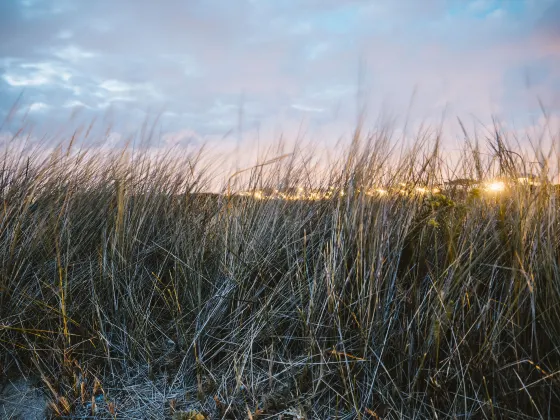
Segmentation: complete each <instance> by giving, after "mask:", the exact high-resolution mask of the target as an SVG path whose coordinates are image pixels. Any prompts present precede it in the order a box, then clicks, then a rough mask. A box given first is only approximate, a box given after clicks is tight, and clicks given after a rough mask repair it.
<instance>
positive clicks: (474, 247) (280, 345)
mask: <svg viewBox="0 0 560 420" xmlns="http://www.w3.org/2000/svg"><path fill="white" fill-rule="evenodd" d="M474 144H476V143H475V141H474V140H473V141H468V142H466V145H465V148H464V150H463V154H462V156H463V158H462V159H461V160H460V161H459V162H455V163H454V164H453V166H451V165H450V163H449V161H448V160H447V159H446V156H445V154H444V153H443V152H442V151H441V146H440V138H439V137H438V136H437V135H434V136H432V135H430V134H429V133H426V134H424V135H420V136H419V137H418V140H417V142H416V143H414V144H413V145H412V146H410V147H408V148H406V149H403V150H404V151H403V150H399V153H398V154H397V152H396V151H397V149H396V148H394V147H392V145H391V142H390V141H389V140H388V137H387V136H386V133H384V132H379V133H373V134H371V135H369V136H368V137H365V138H363V137H362V138H360V136H359V135H357V136H356V137H355V138H354V141H353V142H352V144H351V145H350V146H349V147H348V148H347V149H346V151H345V152H344V153H341V155H340V159H339V161H337V162H331V164H330V166H329V168H328V170H327V171H324V172H322V173H321V175H320V176H319V175H318V172H317V171H316V168H315V169H314V168H313V167H312V165H311V163H310V162H311V160H310V159H309V156H305V155H303V154H301V153H297V152H294V153H293V154H290V155H289V156H284V157H283V158H282V159H272V162H268V163H267V164H266V165H256V166H255V167H253V168H250V169H249V170H247V171H245V172H244V173H243V174H242V175H239V176H237V175H236V176H235V177H232V178H230V179H228V181H227V182H226V183H225V184H224V185H223V194H209V193H206V191H207V185H208V183H209V182H210V180H211V178H212V173H209V172H208V171H207V167H206V166H204V165H203V164H202V162H203V158H202V155H201V154H200V153H198V152H196V153H190V154H184V155H181V156H179V157H177V154H176V153H168V154H166V155H160V156H159V157H157V158H154V157H153V156H150V155H149V154H148V153H144V152H138V151H133V150H125V151H114V152H112V153H101V152H98V151H97V152H96V150H95V149H90V150H87V149H76V146H74V147H73V148H72V147H70V146H67V147H62V146H60V147H58V148H55V149H54V151H51V152H50V153H45V151H44V150H43V149H41V148H39V149H34V150H32V151H27V152H17V153H15V152H14V151H11V150H10V149H9V147H7V148H6V152H5V153H4V154H3V156H2V157H1V158H0V160H1V162H0V165H1V168H2V169H1V170H2V172H1V175H0V194H1V200H2V209H1V212H2V214H1V216H0V364H1V369H2V371H1V372H2V375H6V376H9V375H14V374H18V372H19V374H29V373H30V372H31V374H34V375H36V376H38V377H40V378H41V380H42V381H43V384H44V387H45V390H46V392H47V393H48V395H49V397H50V399H51V401H52V403H51V405H50V412H51V413H52V414H53V415H57V416H69V415H71V414H72V413H74V415H86V414H87V413H91V412H96V413H97V415H98V416H99V417H100V418H103V417H107V418H112V417H122V418H161V417H163V416H171V415H172V414H173V413H174V412H175V415H176V416H178V415H179V413H180V412H181V411H184V413H183V415H184V418H188V416H189V415H190V416H191V417H192V418H195V417H193V416H194V414H192V413H191V414H186V411H187V410H188V409H196V410H198V412H199V413H205V414H206V415H207V416H209V417H210V418H222V417H225V418H257V417H259V418H275V417H274V416H275V415H277V414H279V413H280V414H282V413H283V415H284V418H317V419H325V418H341V419H342V418H345V419H350V418H492V419H495V418H552V417H560V395H559V393H560V391H559V390H560V387H559V382H558V381H559V380H560V377H559V376H558V369H559V366H560V313H559V311H560V308H559V304H560V247H559V238H560V210H559V197H558V195H557V191H556V190H555V187H554V186H553V185H551V183H550V182H547V179H548V178H547V177H548V174H547V173H546V168H545V167H544V166H542V165H541V170H542V172H541V173H540V174H538V175H540V176H541V180H542V181H543V182H542V183H541V185H540V186H538V187H524V186H518V187H515V188H514V187H512V188H509V189H508V190H507V191H504V192H502V193H499V194H493V195H492V194H489V193H486V192H484V191H478V190H473V191H471V192H469V193H465V192H461V191H453V190H450V189H448V190H445V191H443V192H442V193H437V194H423V195H419V194H412V195H409V194H397V193H395V194H393V193H390V194H386V195H379V196H377V195H373V196H372V195H368V194H366V193H365V192H366V191H368V190H371V189H372V188H377V187H380V186H383V188H387V189H389V188H391V187H392V186H395V187H398V186H399V185H400V184H401V183H403V184H406V185H412V186H415V185H421V186H426V187H429V188H433V187H434V188H435V187H436V186H438V185H439V186H441V184H442V182H443V181H445V180H447V179H457V178H472V179H475V180H484V179H490V178H493V177H496V176H501V177H507V178H511V179H515V178H516V177H517V176H519V174H523V173H525V172H527V168H526V165H527V161H528V160H529V159H528V158H524V157H517V156H516V153H514V151H512V150H511V147H509V146H507V145H506V142H505V140H504V138H503V137H502V136H501V135H499V134H498V135H496V136H492V138H490V139H489V140H488V143H487V147H485V149H486V152H485V153H486V154H485V153H483V152H482V151H481V148H480V147H478V146H473V145H474ZM536 152H539V153H541V155H542V151H541V150H536ZM549 158H550V156H549ZM543 168H544V169H543ZM242 183H244V184H243V188H244V189H245V190H257V189H258V190H264V189H267V188H268V189H279V188H281V189H290V188H292V189H295V188H305V189H311V188H315V189H323V190H330V191H334V193H333V194H331V195H330V197H329V198H325V199H322V200H291V201H288V200H281V199H272V198H271V199H267V198H264V199H260V200H259V199H255V198H253V197H250V196H249V197H242V196H239V195H237V194H235V192H236V191H238V190H239V189H240V188H241V184H242Z"/></svg>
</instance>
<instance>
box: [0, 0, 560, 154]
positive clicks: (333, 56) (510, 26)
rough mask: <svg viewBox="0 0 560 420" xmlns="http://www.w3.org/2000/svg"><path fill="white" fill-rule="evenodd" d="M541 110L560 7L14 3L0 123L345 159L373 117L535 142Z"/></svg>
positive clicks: (3, 38)
mask: <svg viewBox="0 0 560 420" xmlns="http://www.w3.org/2000/svg"><path fill="white" fill-rule="evenodd" d="M539 100H540V101H541V102H542V104H544V106H545V108H546V109H547V112H548V113H549V114H550V115H551V116H552V118H557V116H558V115H560V0H422V1H419V0H375V1H373V0H370V1H367V0H182V1H181V0H162V1H157V2H156V1H148V0H145V1H143V0H111V1H109V0H96V1H85V0H2V1H1V2H0V119H1V120H2V121H3V120H4V119H5V118H6V116H7V115H8V114H10V110H11V109H12V108H13V105H14V104H15V103H18V104H19V105H18V109H17V113H16V114H17V115H16V117H17V118H20V119H24V121H25V122H26V124H31V125H32V126H34V127H37V128H36V130H44V131H49V130H51V131H52V130H55V129H56V127H58V126H64V125H65V124H68V121H70V120H71V121H73V122H74V123H75V124H85V122H87V121H89V120H93V119H96V121H98V122H99V124H106V125H110V127H111V130H112V134H113V135H114V136H113V137H114V138H115V139H116V140H115V142H116V143H118V142H119V141H121V140H122V139H123V138H124V135H125V134H128V133H129V132H133V131H135V130H138V129H139V128H140V127H141V125H142V122H143V121H146V118H151V119H152V121H153V120H154V118H156V117H158V120H157V129H158V131H157V132H158V133H159V134H158V136H159V141H160V142H163V143H164V144H165V145H177V144H178V145H181V144H187V143H189V142H192V141H196V142H202V141H206V140H207V139H210V140H213V141H214V142H215V144H217V145H218V146H219V145H223V146H224V148H225V147H226V145H231V144H234V143H236V142H238V141H241V142H243V144H254V142H255V141H258V142H259V144H261V143H262V142H266V141H268V140H273V139H274V138H275V137H276V138H277V137H278V136H279V135H280V134H284V135H285V136H292V137H297V136H307V137H308V138H309V139H310V140H316V141H319V142H326V143H329V142H331V143H329V144H334V143H332V142H334V141H335V140H336V139H338V138H340V136H344V135H346V136H348V135H351V130H352V128H353V127H354V126H355V124H356V121H357V116H358V114H359V112H360V111H361V112H362V115H364V124H365V125H366V126H368V127H369V126H372V127H373V126H375V124H378V123H379V121H381V119H386V120H391V121H394V124H395V125H396V126H397V127H398V126H399V125H400V126H402V125H404V122H405V120H407V121H410V122H411V123H412V124H419V123H420V122H422V121H428V122H437V121H439V120H441V118H442V116H445V118H446V120H449V121H450V122H451V124H454V123H455V122H456V117H457V116H459V117H461V118H462V119H464V120H469V119H472V121H476V120H478V121H489V120H490V119H491V118H492V116H497V117H499V118H500V119H502V120H504V121H506V122H507V123H509V124H514V125H516V126H521V127H525V126H531V125H534V124H535V121H537V120H538V119H539V118H541V116H542V111H541V110H540V107H539ZM10 115H12V117H13V113H12V114H10ZM17 118H16V119H15V120H14V121H15V122H14V121H12V123H11V124H12V128H11V129H13V124H16V123H17V121H19V120H17ZM4 130H6V127H4ZM255 139H258V140H255ZM251 142H253V143H251Z"/></svg>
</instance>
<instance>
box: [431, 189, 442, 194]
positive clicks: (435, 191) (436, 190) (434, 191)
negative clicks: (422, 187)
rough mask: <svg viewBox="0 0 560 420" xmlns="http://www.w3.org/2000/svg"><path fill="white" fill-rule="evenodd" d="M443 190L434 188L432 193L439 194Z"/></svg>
mask: <svg viewBox="0 0 560 420" xmlns="http://www.w3.org/2000/svg"><path fill="white" fill-rule="evenodd" d="M440 192H441V190H440V189H439V188H432V193H434V194H439V193H440Z"/></svg>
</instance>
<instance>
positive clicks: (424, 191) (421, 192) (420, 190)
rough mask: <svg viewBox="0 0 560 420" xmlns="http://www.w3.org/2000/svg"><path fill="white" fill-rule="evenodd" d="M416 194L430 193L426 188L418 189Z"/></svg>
mask: <svg viewBox="0 0 560 420" xmlns="http://www.w3.org/2000/svg"><path fill="white" fill-rule="evenodd" d="M416 192H417V193H419V194H426V193H427V192H428V189H427V188H424V187H416Z"/></svg>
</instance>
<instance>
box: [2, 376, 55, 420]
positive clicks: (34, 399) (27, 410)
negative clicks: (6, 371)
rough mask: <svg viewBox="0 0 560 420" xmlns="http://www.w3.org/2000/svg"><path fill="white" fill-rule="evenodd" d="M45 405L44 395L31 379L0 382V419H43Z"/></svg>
mask: <svg viewBox="0 0 560 420" xmlns="http://www.w3.org/2000/svg"><path fill="white" fill-rule="evenodd" d="M46 405H47V399H46V397H45V395H44V394H43V392H42V390H41V389H40V388H39V387H37V384H36V383H35V381H33V380H31V379H24V378H18V379H13V380H10V381H7V382H6V383H4V384H0V418H1V419H13V420H16V419H17V420H20V419H21V420H24V419H25V420H35V419H37V420H38V419H44V418H45V417H46V412H45V407H46Z"/></svg>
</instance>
